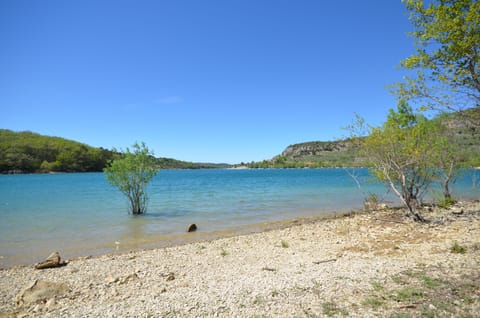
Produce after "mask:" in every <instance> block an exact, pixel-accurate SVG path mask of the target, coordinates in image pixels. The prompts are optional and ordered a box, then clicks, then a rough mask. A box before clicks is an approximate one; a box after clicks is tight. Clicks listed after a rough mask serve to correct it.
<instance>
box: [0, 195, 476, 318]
mask: <svg viewBox="0 0 480 318" xmlns="http://www.w3.org/2000/svg"><path fill="white" fill-rule="evenodd" d="M424 215H425V217H426V218H427V219H429V220H430V222H429V223H427V224H420V223H415V222H413V221H411V220H410V219H408V218H406V217H405V211H403V210H402V209H393V210H392V209H386V210H382V211H376V212H375V213H374V212H365V213H351V214H348V215H345V216H341V217H331V218H328V219H325V220H317V221H314V222H312V221H308V222H301V221H300V222H292V223H291V224H290V225H289V226H288V227H286V228H280V229H274V230H268V231H263V232H260V233H254V234H247V235H239V236H234V237H228V238H220V239H214V240H209V241H200V242H194V243H190V244H186V245H181V246H173V247H167V248H160V249H152V250H143V251H133V252H127V253H123V254H115V255H113V254H112V255H102V256H98V257H82V258H78V259H73V260H68V261H67V264H66V265H65V266H62V267H58V268H51V269H43V270H37V269H34V268H33V267H32V266H17V267H13V268H8V269H2V270H0V317H334V316H338V317H343V316H349V317H390V316H395V315H400V314H405V315H408V317H416V316H422V315H426V314H428V313H431V314H433V316H461V315H464V316H471V317H475V316H476V317H478V316H479V315H480V299H479V295H480V266H479V265H480V202H468V203H464V204H462V205H460V206H457V207H454V208H453V209H448V210H437V209H430V210H426V211H425V212H424Z"/></svg>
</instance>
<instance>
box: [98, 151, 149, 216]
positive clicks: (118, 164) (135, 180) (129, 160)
mask: <svg viewBox="0 0 480 318" xmlns="http://www.w3.org/2000/svg"><path fill="white" fill-rule="evenodd" d="M104 172H105V176H106V178H107V180H108V182H109V183H110V184H111V185H113V186H114V187H116V188H118V189H119V190H120V191H121V192H122V193H123V194H124V195H125V196H126V197H127V198H128V201H129V203H130V212H131V213H132V214H143V213H145V212H146V209H147V202H148V196H147V192H146V187H147V185H148V183H149V182H150V181H151V180H152V178H153V177H154V176H155V175H156V174H157V173H158V168H157V164H156V160H155V158H154V157H153V152H152V151H150V150H149V149H148V147H147V146H146V145H145V143H143V142H142V143H141V144H138V143H135V144H134V145H133V150H132V151H130V149H129V148H127V149H126V150H125V151H124V152H123V153H122V156H121V157H120V158H118V159H114V160H113V161H112V162H111V164H110V165H109V166H108V167H106V168H105V169H104Z"/></svg>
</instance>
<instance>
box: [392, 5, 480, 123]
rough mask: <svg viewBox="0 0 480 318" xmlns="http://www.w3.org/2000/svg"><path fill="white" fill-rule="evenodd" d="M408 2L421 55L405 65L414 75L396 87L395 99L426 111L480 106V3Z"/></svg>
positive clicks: (403, 65) (403, 63) (411, 58)
mask: <svg viewBox="0 0 480 318" xmlns="http://www.w3.org/2000/svg"><path fill="white" fill-rule="evenodd" d="M403 2H404V3H405V5H406V7H407V9H408V11H409V12H410V21H411V22H412V24H413V26H414V28H415V29H414V31H413V32H411V33H410V34H411V35H412V37H413V38H414V39H415V44H416V47H417V52H416V54H414V55H412V56H410V57H408V58H406V59H405V60H403V61H402V62H401V66H402V67H404V68H405V69H407V70H409V71H412V70H413V71H415V75H414V76H412V77H406V79H405V81H404V82H402V83H397V84H395V86H394V87H395V92H396V94H397V95H398V96H399V97H400V98H401V99H408V100H412V101H413V102H415V103H416V104H418V105H419V106H421V107H422V108H424V109H437V110H460V109H465V108H470V107H480V1H477V0H432V1H429V2H428V5H427V4H424V1H422V0H404V1H403ZM468 119H470V118H468ZM472 121H473V123H474V124H475V125H480V122H479V121H477V120H472Z"/></svg>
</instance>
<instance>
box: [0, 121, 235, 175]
mask: <svg viewBox="0 0 480 318" xmlns="http://www.w3.org/2000/svg"><path fill="white" fill-rule="evenodd" d="M116 156H119V154H118V153H115V152H114V151H111V150H107V149H104V148H94V147H91V146H88V145H85V144H83V143H80V142H76V141H72V140H68V139H64V138H60V137H50V136H44V135H40V134H37V133H33V132H29V131H23V132H14V131H11V130H7V129H0V173H4V174H5V173H49V172H100V171H102V170H103V168H104V167H105V166H106V165H107V164H108V162H109V161H110V160H112V159H114V158H115V157H116ZM157 163H158V167H159V168H161V169H199V168H217V167H225V166H227V165H217V164H208V163H193V162H186V161H180V160H175V159H170V158H157Z"/></svg>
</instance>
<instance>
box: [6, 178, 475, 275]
mask: <svg viewBox="0 0 480 318" xmlns="http://www.w3.org/2000/svg"><path fill="white" fill-rule="evenodd" d="M350 172H351V173H352V172H353V173H354V174H355V175H356V176H357V177H358V179H359V180H360V181H361V184H362V187H361V189H359V188H358V187H357V184H356V183H355V181H354V180H353V178H352V177H351V176H350V175H349V174H348V173H347V172H346V171H345V170H344V169H290V170H162V171H161V172H160V173H159V174H158V175H157V176H156V177H155V178H154V180H153V181H152V182H151V184H150V185H149V189H148V193H149V197H150V200H149V205H148V213H147V214H146V215H142V216H132V215H130V214H128V210H127V206H128V205H127V202H126V200H125V198H124V197H123V196H122V194H121V193H120V192H119V191H118V190H116V189H114V188H112V187H111V186H110V185H109V184H108V183H107V182H106V180H105V177H104V175H103V174H102V173H86V174H55V175H2V176H0V266H3V267H4V266H12V265H19V264H32V263H34V262H37V261H40V260H41V259H43V258H45V257H46V256H48V254H50V252H52V251H56V250H58V251H59V252H60V253H61V255H62V257H64V258H71V257H77V256H85V255H97V254H102V253H110V252H119V251H120V252H121V251H126V250H129V249H139V248H154V247H160V246H166V245H171V244H178V243H183V242H187V241H190V240H196V239H208V238H213V237H218V236H222V235H229V234H231V233H242V232H248V228H249V226H251V227H252V228H253V227H254V224H257V225H255V228H259V230H261V228H262V227H265V225H259V224H265V222H266V223H268V222H275V221H281V220H286V219H292V218H299V217H303V216H307V215H322V214H325V213H329V212H343V211H348V210H352V209H358V208H361V207H362V205H363V199H364V196H365V194H366V193H369V192H374V193H377V194H379V195H380V196H381V197H385V200H387V201H388V202H389V203H391V204H398V201H396V200H395V198H394V197H393V196H392V195H391V194H390V195H385V190H384V188H383V186H382V185H380V184H376V183H371V182H366V180H367V179H368V178H369V175H368V171H367V170H366V169H355V170H350ZM478 180H480V171H478V170H469V171H466V172H465V173H464V174H463V175H462V176H461V177H460V178H459V179H458V180H457V183H456V185H455V187H454V189H455V191H454V192H455V194H456V195H457V196H458V197H461V198H465V199H475V198H479V197H480V188H479V185H478V183H479V181H478ZM191 223H196V224H197V226H198V227H199V230H198V232H197V233H194V234H186V233H185V229H186V227H187V226H188V225H189V224H191Z"/></svg>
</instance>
